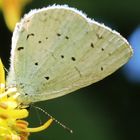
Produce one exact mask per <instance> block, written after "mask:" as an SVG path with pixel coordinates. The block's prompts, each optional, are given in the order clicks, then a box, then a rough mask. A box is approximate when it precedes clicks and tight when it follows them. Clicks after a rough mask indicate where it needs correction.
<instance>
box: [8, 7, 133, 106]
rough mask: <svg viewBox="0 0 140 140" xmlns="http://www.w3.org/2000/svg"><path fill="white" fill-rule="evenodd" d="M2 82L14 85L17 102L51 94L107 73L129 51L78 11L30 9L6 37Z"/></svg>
mask: <svg viewBox="0 0 140 140" xmlns="http://www.w3.org/2000/svg"><path fill="white" fill-rule="evenodd" d="M11 54H12V56H11V69H10V73H9V76H8V78H7V82H8V85H13V84H16V86H17V89H18V92H19V93H20V96H19V99H20V100H21V102H23V103H26V102H29V103H30V102H36V101H40V100H48V99H51V98H56V97H59V96H62V95H65V94H68V93H70V92H72V91H75V90H77V89H79V88H82V87H85V86H87V85H90V84H92V83H95V82H97V81H99V80H101V79H103V78H105V77H106V76H108V75H110V74H111V73H113V72H114V71H115V70H117V69H118V68H119V67H121V66H122V65H123V64H124V63H126V62H127V61H128V59H129V58H130V56H131V55H132V50H131V48H130V46H129V44H128V43H127V41H126V40H125V39H124V38H123V37H122V36H121V35H119V34H118V33H116V32H115V31H112V30H111V29H109V28H107V27H105V26H104V25H103V24H99V23H97V22H95V21H92V20H90V19H88V18H86V16H85V15H83V14H81V13H80V12H79V11H77V10H74V9H72V8H68V7H65V6H53V7H49V8H44V9H42V10H37V11H32V12H31V13H29V14H28V15H26V16H25V17H24V18H23V19H22V21H21V22H20V23H19V24H18V25H17V27H16V30H15V31H14V35H13V39H12V53H11Z"/></svg>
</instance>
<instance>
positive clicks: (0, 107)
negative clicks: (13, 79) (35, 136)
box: [0, 59, 53, 140]
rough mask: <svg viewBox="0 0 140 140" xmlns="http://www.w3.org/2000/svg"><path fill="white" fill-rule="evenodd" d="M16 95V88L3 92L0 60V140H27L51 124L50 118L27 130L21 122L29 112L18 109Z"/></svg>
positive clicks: (24, 109)
mask: <svg viewBox="0 0 140 140" xmlns="http://www.w3.org/2000/svg"><path fill="white" fill-rule="evenodd" d="M18 95H19V93H18V92H17V89H16V87H11V88H8V89H7V90H6V91H5V73H4V69H3V64H2V62H1V59H0V140H28V136H29V134H30V133H31V132H39V131H42V130H44V129H46V128H47V127H48V126H50V124H51V123H52V122H53V118H50V119H49V120H48V121H47V122H46V123H45V124H43V125H42V126H40V127H36V128H29V127H28V122H27V121H24V120H23V119H24V118H26V117H28V115H29V112H28V110H27V109H26V108H20V103H19V102H18V101H17V97H18Z"/></svg>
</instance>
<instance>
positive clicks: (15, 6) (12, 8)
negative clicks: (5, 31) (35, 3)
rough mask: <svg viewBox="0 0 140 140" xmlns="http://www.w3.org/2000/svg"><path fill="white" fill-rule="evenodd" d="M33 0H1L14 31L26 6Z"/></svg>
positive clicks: (0, 4)
mask: <svg viewBox="0 0 140 140" xmlns="http://www.w3.org/2000/svg"><path fill="white" fill-rule="evenodd" d="M29 2H31V0H0V7H1V9H2V11H3V14H4V18H5V21H6V24H7V26H8V28H9V29H10V30H11V31H13V29H14V27H15V24H16V23H17V22H18V21H19V19H20V17H21V13H22V10H23V8H24V6H25V5H26V4H27V3H29Z"/></svg>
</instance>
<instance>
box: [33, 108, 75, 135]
mask: <svg viewBox="0 0 140 140" xmlns="http://www.w3.org/2000/svg"><path fill="white" fill-rule="evenodd" d="M33 107H35V108H36V109H38V110H40V111H42V112H43V113H44V114H46V115H47V116H48V117H50V118H52V119H53V120H54V121H55V122H56V123H57V124H59V125H60V126H62V127H63V128H64V129H66V130H67V131H69V132H70V133H73V130H72V129H70V128H69V127H67V126H66V125H64V124H63V123H61V122H60V121H58V120H57V119H55V118H54V117H53V116H51V115H50V114H49V113H48V112H46V111H45V110H43V109H42V108H40V107H37V106H33Z"/></svg>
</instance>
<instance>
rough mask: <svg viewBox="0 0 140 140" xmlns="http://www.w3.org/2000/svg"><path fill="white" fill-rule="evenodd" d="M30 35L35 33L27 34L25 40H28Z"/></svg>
mask: <svg viewBox="0 0 140 140" xmlns="http://www.w3.org/2000/svg"><path fill="white" fill-rule="evenodd" d="M30 36H35V34H34V33H31V34H28V35H27V37H26V40H28V39H29V37H30Z"/></svg>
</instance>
